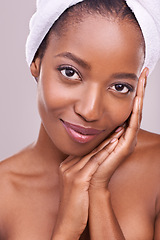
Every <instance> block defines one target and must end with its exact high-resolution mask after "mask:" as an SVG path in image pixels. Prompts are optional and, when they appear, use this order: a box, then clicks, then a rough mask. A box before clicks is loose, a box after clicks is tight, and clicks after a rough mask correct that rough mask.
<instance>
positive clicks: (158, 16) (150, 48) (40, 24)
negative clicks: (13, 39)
mask: <svg viewBox="0 0 160 240" xmlns="http://www.w3.org/2000/svg"><path fill="white" fill-rule="evenodd" d="M82 1H83V0H58V1H57V0H37V11H36V13H35V14H34V15H33V17H32V18H31V21H30V33H29V36H28V39H27V43H26V60H27V63H28V65H29V66H30V64H31V63H32V61H33V59H34V56H35V53H36V52H37V50H38V48H39V46H40V44H41V43H42V41H43V39H44V38H45V36H46V34H47V33H48V31H49V30H50V28H51V27H52V25H53V24H54V22H55V21H56V20H57V19H58V18H59V17H60V16H61V14H62V13H63V12H64V11H65V10H66V9H67V8H69V7H71V6H73V5H75V4H77V3H79V2H82ZM124 1H126V3H127V5H128V6H129V8H130V9H131V10H132V11H133V13H134V15H135V17H136V19H137V21H138V23H139V26H140V28H141V31H142V33H143V37H144V40H145V63H144V67H148V68H149V70H150V73H151V72H152V71H153V69H154V67H155V65H156V63H157V62H158V60H159V58H160V0H152V1H151V0H124Z"/></svg>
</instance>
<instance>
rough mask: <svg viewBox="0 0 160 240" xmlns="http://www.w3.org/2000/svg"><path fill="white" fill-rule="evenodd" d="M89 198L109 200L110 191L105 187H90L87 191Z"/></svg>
mask: <svg viewBox="0 0 160 240" xmlns="http://www.w3.org/2000/svg"><path fill="white" fill-rule="evenodd" d="M89 195H90V196H99V197H101V196H106V198H110V191H109V190H108V188H106V187H91V188H90V189H89Z"/></svg>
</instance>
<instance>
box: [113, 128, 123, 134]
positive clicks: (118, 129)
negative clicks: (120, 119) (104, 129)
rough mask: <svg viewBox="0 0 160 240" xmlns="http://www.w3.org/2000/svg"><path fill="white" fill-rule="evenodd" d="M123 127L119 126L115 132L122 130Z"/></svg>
mask: <svg viewBox="0 0 160 240" xmlns="http://www.w3.org/2000/svg"><path fill="white" fill-rule="evenodd" d="M122 129H123V128H122V127H119V128H117V129H116V131H115V132H116V133H118V132H120V131H121V130H122Z"/></svg>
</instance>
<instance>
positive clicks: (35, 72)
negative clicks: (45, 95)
mask: <svg viewBox="0 0 160 240" xmlns="http://www.w3.org/2000/svg"><path fill="white" fill-rule="evenodd" d="M40 66H41V60H40V58H36V59H35V61H33V62H32V63H31V65H30V71H31V74H32V76H33V77H34V78H35V79H36V81H38V77H39V74H40Z"/></svg>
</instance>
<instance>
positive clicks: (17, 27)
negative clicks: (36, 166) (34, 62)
mask: <svg viewBox="0 0 160 240" xmlns="http://www.w3.org/2000/svg"><path fill="white" fill-rule="evenodd" d="M35 2H36V1H35V0H27V1H22V0H15V1H10V2H9V3H8V1H1V14H0V28H1V34H0V55H1V56H0V160H2V159H5V158H6V157H8V156H10V155H12V154H14V153H15V152H17V151H19V150H20V149H22V148H23V147H25V146H26V145H28V144H29V143H31V142H33V141H34V140H36V138H37V136H38V130H39V126H40V119H39V116H38V111H37V106H36V83H35V81H34V79H33V78H32V77H31V74H30V72H29V68H28V66H27V64H26V61H25V51H24V49H25V42H26V38H27V35H28V22H29V19H30V17H31V16H32V14H33V12H34V11H35V4H36V3H35ZM159 93H160V62H159V63H158V64H157V67H156V69H155V71H154V72H153V74H152V75H151V76H150V78H149V80H148V86H147V91H146V96H145V104H144V111H143V121H142V128H144V129H146V130H148V131H152V132H155V133H159V134H160V106H159V105H160V94H159Z"/></svg>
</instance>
